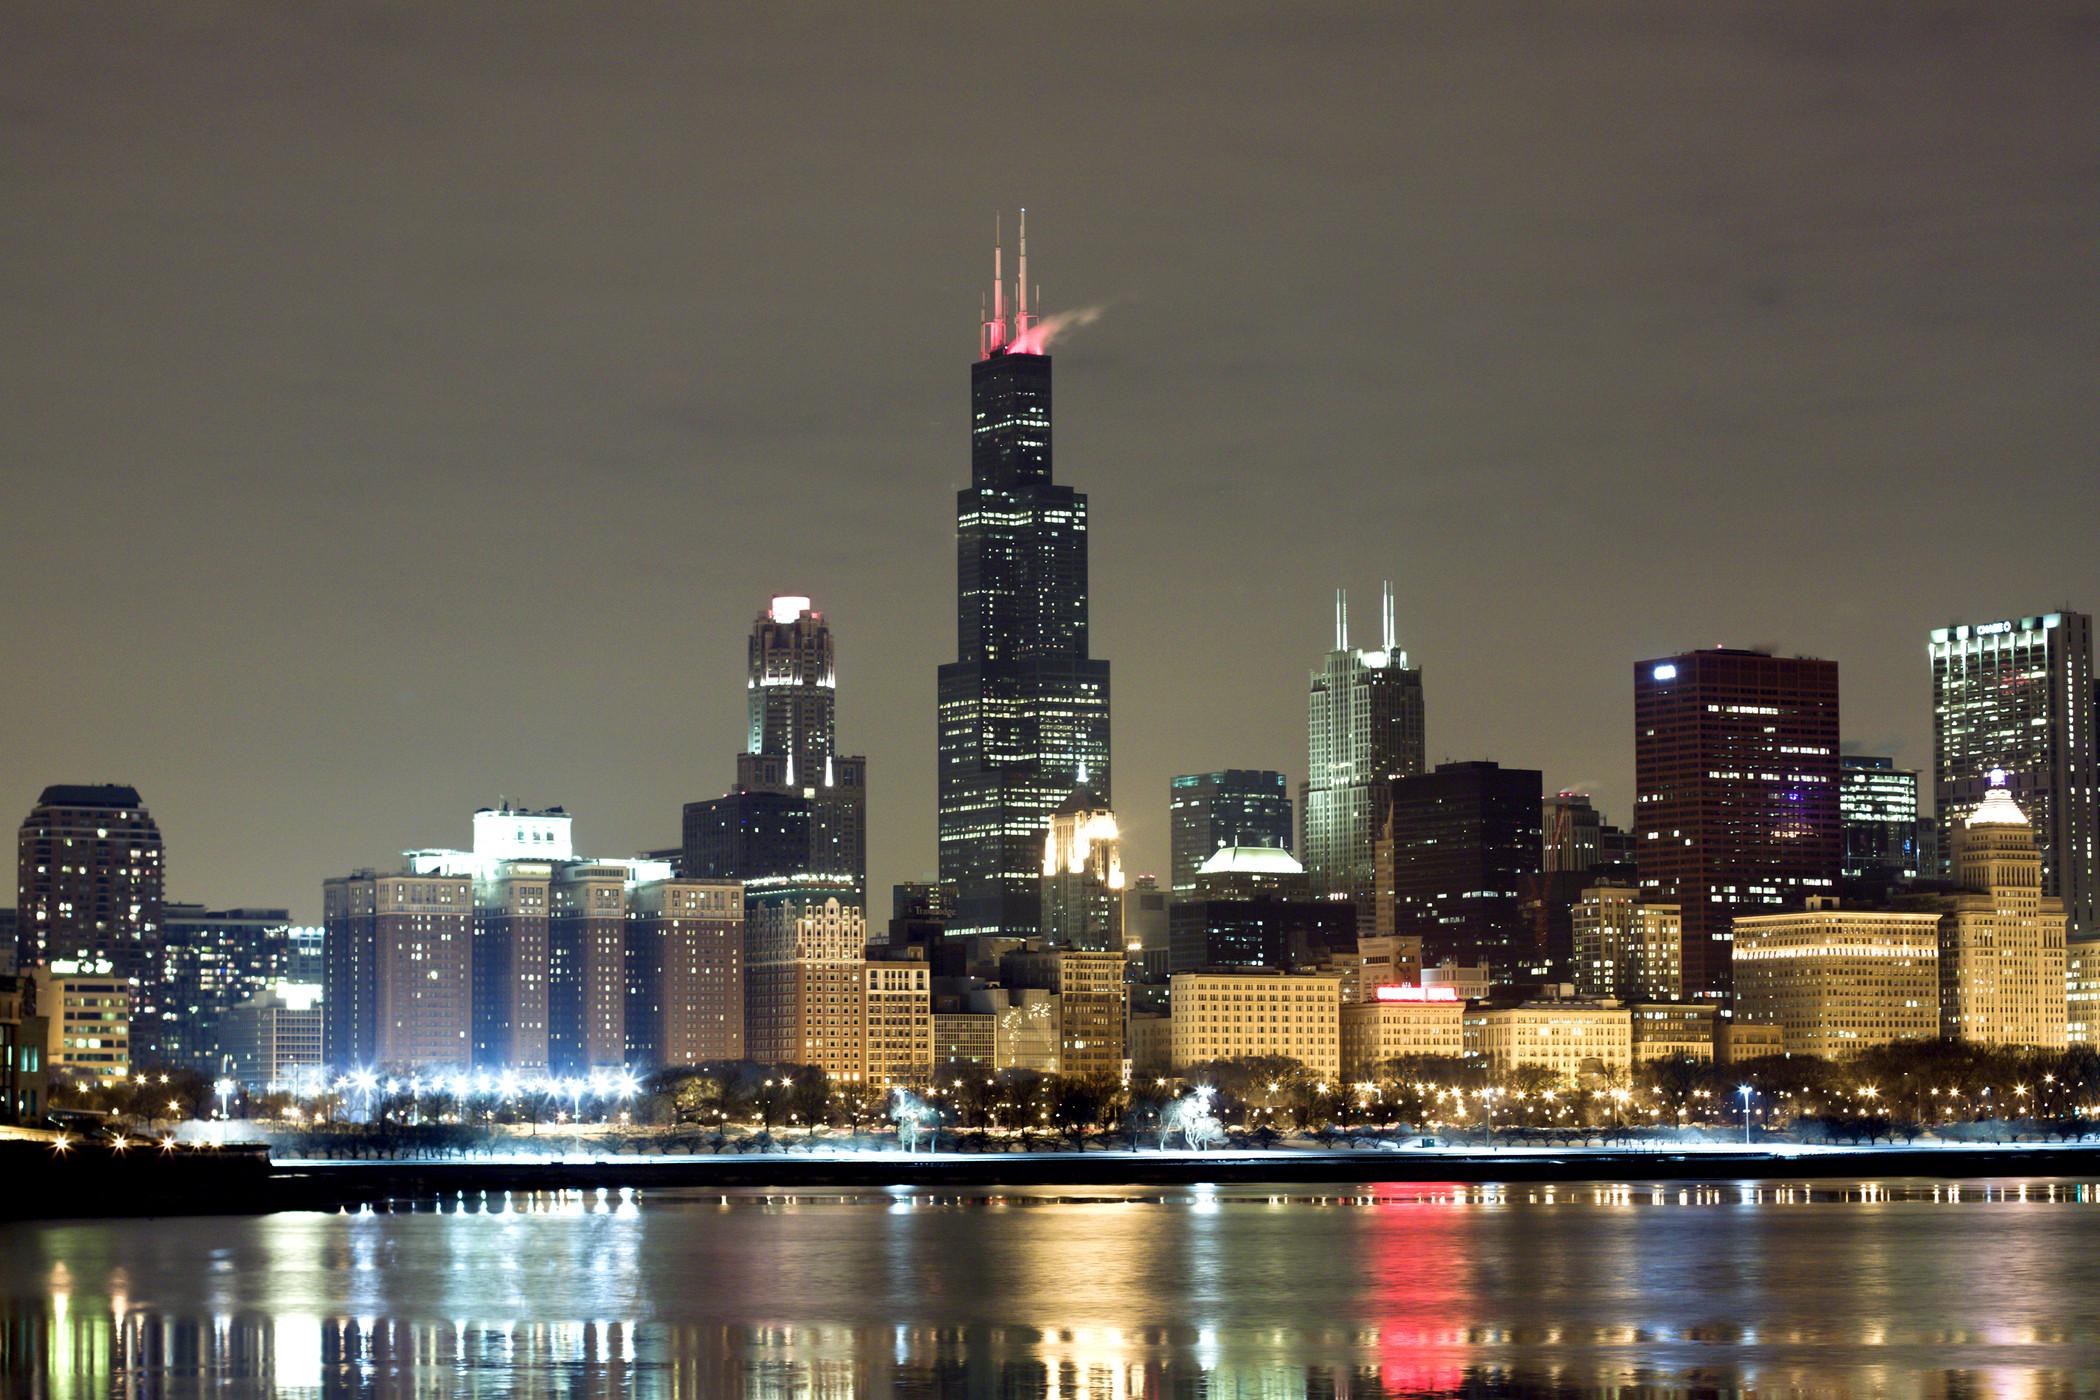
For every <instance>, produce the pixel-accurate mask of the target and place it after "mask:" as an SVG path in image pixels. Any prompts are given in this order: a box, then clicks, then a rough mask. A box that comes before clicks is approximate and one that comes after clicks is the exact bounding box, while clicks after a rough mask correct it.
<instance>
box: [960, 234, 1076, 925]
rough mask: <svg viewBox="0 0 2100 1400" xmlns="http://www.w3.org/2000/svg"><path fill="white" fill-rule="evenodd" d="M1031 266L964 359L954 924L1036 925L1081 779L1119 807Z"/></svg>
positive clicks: (998, 303)
mask: <svg viewBox="0 0 2100 1400" xmlns="http://www.w3.org/2000/svg"><path fill="white" fill-rule="evenodd" d="M1021 242H1022V252H1021V265H1022V276H1021V280H1020V283H1019V284H1018V292H1017V296H1016V301H1015V310H1014V312H1013V315H1012V318H1011V320H1009V317H1008V311H1007V297H1006V282H1005V278H1004V276H1003V274H1002V273H1000V272H999V271H998V259H999V258H1000V257H1001V256H1003V254H1000V253H995V255H994V277H993V281H994V287H993V307H992V315H991V319H989V320H988V321H986V322H985V325H984V333H983V337H982V340H981V343H980V347H979V348H980V351H981V354H980V357H979V359H978V360H977V362H976V363H975V364H974V365H972V366H971V367H970V484H969V485H968V486H966V487H964V488H963V489H962V490H961V491H960V492H959V493H958V494H957V496H956V503H955V536H956V539H955V545H956V619H955V620H956V658H957V659H956V660H954V661H952V662H948V663H946V664H944V665H943V666H942V667H941V669H940V678H939V702H938V703H939V712H938V716H937V735H938V746H939V751H938V755H937V757H938V771H937V776H938V779H939V831H940V875H941V878H942V879H943V880H949V881H953V882H954V884H955V887H956V916H955V923H954V925H953V927H954V929H955V931H956V932H958V933H966V934H997V935H1012V936H1021V937H1026V936H1030V935H1033V934H1034V933H1035V932H1036V930H1037V929H1038V928H1039V927H1040V925H1041V922H1042V916H1041V909H1040V903H1041V883H1040V882H1041V872H1042V849H1043V834H1044V832H1045V831H1046V830H1048V828H1049V825H1050V814H1051V813H1052V812H1054V811H1055V810H1056V809H1057V807H1058V805H1059V804H1060V803H1062V802H1063V801H1064V800H1065V799H1066V798H1067V797H1068V796H1070V795H1071V793H1072V792H1073V790H1074V789H1076V788H1082V787H1084V788H1088V789H1091V790H1092V791H1094V792H1097V793H1099V794H1100V795H1101V797H1102V798H1103V799H1104V800H1108V801H1112V800H1113V799H1114V796H1115V793H1114V789H1113V786H1112V784H1111V781H1110V765H1109V668H1108V663H1107V662H1106V661H1104V660H1101V659H1099V658H1097V657H1094V656H1093V655H1091V654H1090V652H1089V650H1088V640H1087V639H1088V627H1087V620H1088V592H1087V498H1086V496H1085V495H1083V494H1082V493H1080V492H1077V491H1074V490H1073V489H1072V488H1071V487H1069V486H1065V485H1061V484H1059V483H1058V482H1057V481H1055V480H1054V479H1053V477H1052V472H1051V400H1050V383H1051V374H1050V369H1051V366H1050V356H1049V355H1047V354H1045V353H1043V344H1044V340H1043V333H1042V330H1041V328H1040V326H1039V324H1038V323H1037V321H1036V318H1035V317H1034V316H1033V314H1032V313H1031V312H1030V311H1029V310H1028V303H1027V291H1028V288H1027V278H1026V265H1027V257H1028V255H1027V251H1026V248H1027V236H1026V233H1025V227H1024V232H1023V235H1022V240H1021Z"/></svg>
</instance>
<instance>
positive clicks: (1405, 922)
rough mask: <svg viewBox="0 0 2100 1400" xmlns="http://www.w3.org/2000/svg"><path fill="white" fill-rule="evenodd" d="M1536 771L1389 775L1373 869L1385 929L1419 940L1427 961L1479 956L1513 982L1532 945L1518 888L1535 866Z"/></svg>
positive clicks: (1482, 766)
mask: <svg viewBox="0 0 2100 1400" xmlns="http://www.w3.org/2000/svg"><path fill="white" fill-rule="evenodd" d="M1539 783H1540V778H1539V771H1538V770H1537V769H1536V768H1504V767H1502V766H1501V765H1500V764H1497V763H1486V762H1475V763H1440V764H1438V765H1437V768H1436V771H1435V772H1433V773H1420V774H1416V775H1414V776H1412V777H1405V778H1399V779H1396V780H1394V781H1393V782H1392V783H1391V784H1390V786H1389V789H1388V796H1387V817H1386V827H1385V831H1384V832H1383V833H1382V834H1381V836H1380V838H1379V844H1378V848H1377V851H1376V857H1377V858H1376V860H1375V862H1374V869H1375V870H1376V872H1377V894H1376V904H1377V907H1378V908H1379V909H1380V911H1381V915H1382V913H1383V910H1384V909H1385V908H1386V907H1388V906H1389V907H1390V908H1391V910H1392V915H1391V919H1392V922H1391V924H1390V925H1389V926H1388V925H1386V924H1385V923H1384V921H1383V918H1382V917H1381V920H1380V927H1379V930H1378V931H1379V932H1381V933H1384V932H1387V931H1388V927H1389V928H1390V931H1391V932H1393V933H1397V934H1401V935H1404V936H1407V937H1415V938H1420V939H1421V940H1422V959H1423V961H1424V962H1425V963H1437V962H1442V961H1444V960H1445V959H1447V958H1456V959H1460V960H1463V961H1465V962H1485V963H1487V964H1488V965H1489V967H1490V968H1492V969H1493V973H1494V977H1495V980H1496V981H1498V982H1513V981H1516V980H1519V979H1518V976H1517V973H1518V969H1519V968H1520V967H1521V966H1522V964H1523V959H1524V955H1525V953H1526V952H1527V951H1528V950H1529V949H1530V946H1531V934H1530V926H1529V925H1528V923H1527V922H1526V920H1525V917H1524V909H1523V902H1522V885H1523V882H1524V880H1525V878H1526V877H1527V876H1531V875H1536V874H1537V873H1538V869H1539V859H1540V851H1541V837H1540V835H1539Z"/></svg>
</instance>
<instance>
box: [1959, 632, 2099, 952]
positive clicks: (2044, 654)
mask: <svg viewBox="0 0 2100 1400" xmlns="http://www.w3.org/2000/svg"><path fill="white" fill-rule="evenodd" d="M1929 651H1930V653H1931V659H1932V737H1933V806H1934V808H1935V809H1936V811H1935V815H1936V816H1937V818H1938V820H1939V823H1940V827H1941V829H1942V831H1947V832H1952V831H1958V830H1960V827H1961V821H1962V818H1964V817H1966V816H1967V815H1968V814H1969V813H1970V812H1973V811H1975V810H1976V808H1977V807H1978V806H1980V805H1981V804H1982V802H1983V800H1984V797H1985V794H1986V792H1987V790H1988V789H1989V787H1990V784H1991V774H1992V773H1994V772H1999V773H2004V774H2005V775H2006V785H2007V787H2008V788H2009V789H2010V791H2011V793H2012V796H2013V799H2014V800H2015V801H2016V802H2017V803H2018V804H2019V805H2020V806H2021V807H2022V808H2023V809H2025V811H2026V812H2027V814H2028V816H2029V817H2031V818H2032V820H2033V822H2034V836H2035V840H2036V842H2037V844H2038V845H2039V846H2040V848H2041V855H2042V893H2043V894H2047V895H2053V896H2055V897H2056V898H2058V899H2060V900H2062V901H2063V906H2064V914H2065V915H2066V917H2067V918H2068V919H2069V920H2070V926H2071V928H2072V930H2073V931H2074V932H2077V933H2094V932H2100V852H2096V849H2095V843H2096V842H2100V791H2096V789H2100V766H2096V764H2100V760H2096V757H2095V753H2096V750H2095V744H2094V737H2093V728H2094V725H2095V723H2096V719H2100V716H2096V713H2095V698H2094V689H2093V620H2092V618H2091V617H2089V616H2087V615H2086V614H2084V613H2074V612H2061V613H2044V614H2042V615H2040V616H2038V617H2015V618H2000V619H1998V620H1996V621H1993V622H1981V623H1972V624H1965V625H1962V626H1955V627H1941V628H1938V629H1936V630H1935V631H1934V632H1933V633H1932V640H1931V643H1930V645H1929Z"/></svg>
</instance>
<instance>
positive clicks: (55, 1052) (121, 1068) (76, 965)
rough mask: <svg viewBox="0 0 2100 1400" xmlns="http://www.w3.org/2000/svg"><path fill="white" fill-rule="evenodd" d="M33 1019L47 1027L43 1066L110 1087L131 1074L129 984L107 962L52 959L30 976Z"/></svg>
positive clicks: (59, 1072)
mask: <svg viewBox="0 0 2100 1400" xmlns="http://www.w3.org/2000/svg"><path fill="white" fill-rule="evenodd" d="M30 975H31V976H32V977H33V978H34V979H35V981H36V1007H37V1014H38V1015H39V1016H41V1017H42V1018H43V1019H44V1020H45V1021H46V1022H47V1023H48V1025H49V1030H48V1032H47V1035H48V1039H47V1040H46V1041H45V1049H44V1064H45V1067H46V1069H47V1071H48V1072H49V1073H50V1074H51V1075H52V1076H53V1077H54V1078H55V1077H57V1076H59V1075H61V1074H71V1075H75V1076H79V1077H82V1078H94V1079H98V1080H100V1081H101V1082H103V1083H104V1084H113V1083H115V1082H116V1081H118V1080H120V1079H125V1078H128V1077H129V1076H130V1074H131V982H130V980H129V979H128V978H125V977H122V976H119V975H118V974H117V972H116V971H115V969H114V967H113V965H112V964H111V963H109V962H108V961H106V960H105V961H97V962H83V961H78V960H76V959H73V958H54V959H53V960H52V961H51V965H50V966H49V967H39V968H35V969H33V970H32V971H31V974H30Z"/></svg>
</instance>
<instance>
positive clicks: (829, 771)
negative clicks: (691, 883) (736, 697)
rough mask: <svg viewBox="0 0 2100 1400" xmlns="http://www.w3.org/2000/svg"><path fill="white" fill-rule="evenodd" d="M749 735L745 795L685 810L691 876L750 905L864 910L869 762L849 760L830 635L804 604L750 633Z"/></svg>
mask: <svg viewBox="0 0 2100 1400" xmlns="http://www.w3.org/2000/svg"><path fill="white" fill-rule="evenodd" d="M744 684H745V695H746V697H747V702H746V703H747V707H748V711H749V726H748V730H747V733H746V736H745V745H746V748H745V751H744V752H743V753H741V754H739V755H737V761H736V788H735V790H734V791H732V792H730V793H729V794H728V795H727V796H724V797H717V798H713V799H710V800H708V801H704V802H689V803H687V804H686V807H685V823H684V827H685V829H684V849H683V858H682V859H681V860H680V861H679V869H680V871H681V873H683V874H684V875H686V876H689V877H691V878H693V879H704V880H738V881H741V882H742V883H743V885H744V893H745V898H746V900H747V901H749V902H753V903H764V902H768V901H778V900H783V899H802V900H807V899H812V898H814V899H824V898H836V899H838V900H840V901H841V902H843V903H848V904H853V905H856V906H859V907H865V906H866V903H867V883H868V842H867V810H868V788H867V776H868V761H867V759H865V758H863V757H861V756H859V755H845V754H841V753H839V752H838V751H837V750H838V743H837V697H838V673H837V669H836V666H835V664H834V658H833V649H832V640H831V628H830V627H829V626H828V625H827V624H826V623H825V621H824V615H823V614H822V613H820V612H815V611H813V610H812V609H811V608H810V600H809V599H807V598H804V597H799V596H798V597H779V598H775V599H774V600H773V602H772V605H771V606H770V607H769V608H767V609H766V611H764V612H762V613H760V614H759V615H758V620H757V622H755V623H754V624H753V625H752V628H751V643H750V649H749V666H748V670H747V674H746V676H745V681H744Z"/></svg>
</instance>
